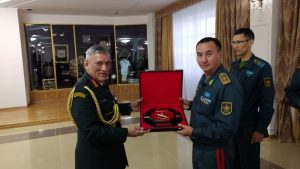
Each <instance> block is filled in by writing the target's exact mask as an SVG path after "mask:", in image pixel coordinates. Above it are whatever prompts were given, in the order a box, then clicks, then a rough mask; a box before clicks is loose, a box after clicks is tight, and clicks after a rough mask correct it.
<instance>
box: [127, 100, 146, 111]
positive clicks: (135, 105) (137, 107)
mask: <svg viewBox="0 0 300 169" xmlns="http://www.w3.org/2000/svg"><path fill="white" fill-rule="evenodd" d="M142 100H143V98H140V99H138V100H135V101H132V102H131V103H130V106H131V110H133V111H137V112H138V111H140V103H141V101H142Z"/></svg>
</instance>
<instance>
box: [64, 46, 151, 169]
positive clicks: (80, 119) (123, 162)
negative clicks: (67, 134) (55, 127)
mask: <svg viewBox="0 0 300 169" xmlns="http://www.w3.org/2000/svg"><path fill="white" fill-rule="evenodd" d="M84 68H85V70H86V72H85V73H84V74H83V76H82V77H81V79H80V80H79V81H78V82H77V83H76V85H75V87H74V89H73V90H72V92H71V93H70V96H69V100H68V111H69V113H70V115H71V117H72V119H73V121H74V123H75V125H76V126H77V128H78V130H77V145H76V150H75V168H76V169H99V168H101V169H124V168H126V166H127V165H128V162H127V158H126V154H125V149H124V145H123V143H124V142H125V141H126V138H127V137H128V136H129V137H135V136H140V135H143V134H144V133H145V132H147V131H143V130H142V129H140V128H139V127H129V128H121V125H120V123H119V120H120V113H124V114H129V113H130V111H131V109H134V110H138V108H139V102H138V101H137V102H133V103H131V104H124V105H119V106H118V104H117V103H116V100H115V97H114V96H113V95H112V94H111V92H110V90H109V87H108V85H107V83H106V80H107V79H108V76H109V71H110V68H111V58H110V55H109V52H108V51H107V50H106V49H105V48H103V47H101V46H98V45H94V46H91V47H90V48H89V49H88V50H87V52H86V59H85V61H84ZM119 108H120V111H119Z"/></svg>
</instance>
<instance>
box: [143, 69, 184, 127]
mask: <svg viewBox="0 0 300 169" xmlns="http://www.w3.org/2000/svg"><path fill="white" fill-rule="evenodd" d="M139 76H140V97H141V98H143V100H142V102H141V105H140V113H141V114H140V126H141V127H143V128H144V129H150V130H151V131H176V130H179V127H178V124H179V123H181V124H187V120H186V117H185V114H184V110H183V107H182V104H181V101H180V100H179V98H181V97H182V76H183V71H182V70H175V71H145V72H140V75H139Z"/></svg>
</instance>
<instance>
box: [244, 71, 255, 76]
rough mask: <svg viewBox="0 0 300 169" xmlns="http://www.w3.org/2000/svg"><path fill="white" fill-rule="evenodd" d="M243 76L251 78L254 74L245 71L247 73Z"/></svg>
mask: <svg viewBox="0 0 300 169" xmlns="http://www.w3.org/2000/svg"><path fill="white" fill-rule="evenodd" d="M245 74H246V77H252V76H253V75H254V72H253V71H250V70H247V71H246V72H245Z"/></svg>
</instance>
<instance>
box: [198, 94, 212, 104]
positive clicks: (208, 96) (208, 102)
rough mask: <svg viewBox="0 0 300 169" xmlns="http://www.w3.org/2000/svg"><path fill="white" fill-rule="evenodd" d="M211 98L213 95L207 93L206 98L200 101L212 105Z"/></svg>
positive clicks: (202, 97)
mask: <svg viewBox="0 0 300 169" xmlns="http://www.w3.org/2000/svg"><path fill="white" fill-rule="evenodd" d="M210 97H211V93H209V92H207V91H205V92H204V96H201V97H200V101H201V102H202V103H204V104H210V103H211V99H210Z"/></svg>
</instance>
